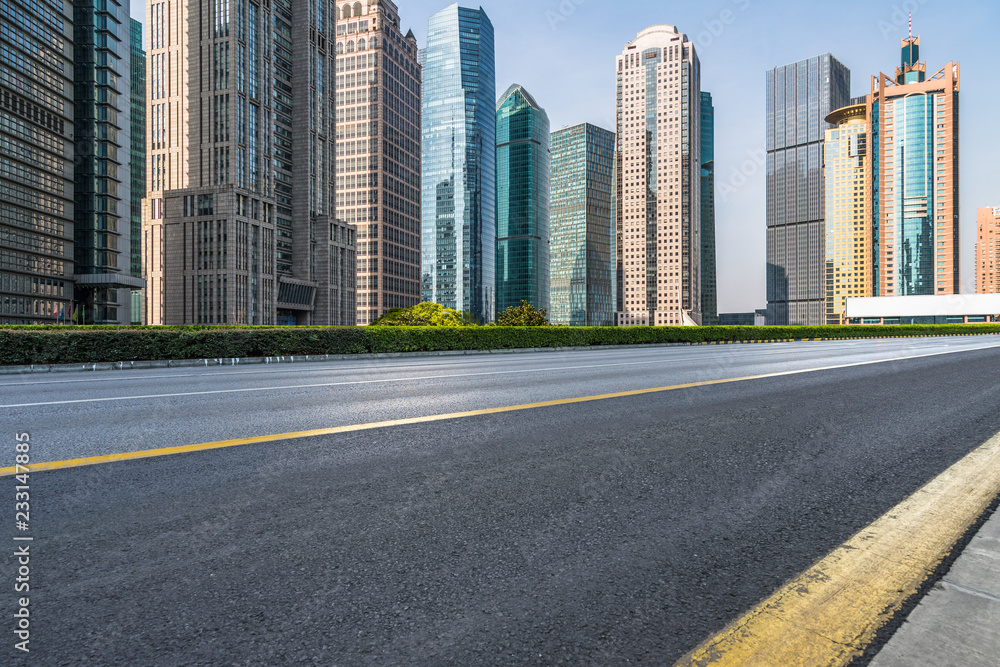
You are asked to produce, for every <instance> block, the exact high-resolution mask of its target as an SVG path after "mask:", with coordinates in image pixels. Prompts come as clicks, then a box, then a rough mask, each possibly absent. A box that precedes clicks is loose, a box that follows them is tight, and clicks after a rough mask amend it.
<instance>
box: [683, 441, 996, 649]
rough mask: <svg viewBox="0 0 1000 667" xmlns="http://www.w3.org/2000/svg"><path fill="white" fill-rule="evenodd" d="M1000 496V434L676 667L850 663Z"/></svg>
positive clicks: (704, 644) (792, 581)
mask: <svg viewBox="0 0 1000 667" xmlns="http://www.w3.org/2000/svg"><path fill="white" fill-rule="evenodd" d="M998 494H1000V435H997V436H996V437H994V438H993V439H991V440H990V441H989V442H987V443H986V444H985V445H983V446H982V447H980V448H979V449H977V450H975V451H974V452H972V453H971V454H969V455H968V456H966V457H965V458H964V459H962V460H961V461H959V462H958V463H956V464H955V465H954V466H952V467H951V468H949V469H948V470H946V471H945V472H944V473H942V474H941V475H940V476H939V477H937V478H936V479H934V480H933V481H931V482H930V483H929V484H927V485H926V486H924V487H923V488H922V489H920V490H919V491H917V492H916V493H915V494H913V495H912V496H910V497H909V498H907V499H906V500H904V501H903V502H902V503H900V504H899V505H897V506H896V507H895V508H893V509H892V510H890V511H889V512H888V513H887V514H885V515H884V516H883V517H882V518H880V519H878V520H876V521H875V522H874V523H873V524H871V525H870V526H868V527H867V528H865V529H864V530H862V531H861V532H860V533H858V534H857V535H855V536H854V537H852V538H851V539H849V540H848V541H847V542H845V543H844V544H842V545H841V546H839V547H838V548H837V549H835V550H834V551H833V552H832V553H831V554H830V555H828V556H826V557H825V558H823V559H822V560H821V561H819V562H818V563H816V564H815V565H814V566H812V567H811V568H810V569H808V570H806V571H805V572H803V573H802V574H800V575H799V576H797V577H795V578H794V579H792V580H791V581H790V582H788V583H787V584H786V585H785V586H783V587H782V588H781V589H780V590H779V591H777V592H776V593H775V594H774V595H772V596H771V597H769V598H767V599H766V600H764V601H763V602H761V603H760V604H758V605H757V606H756V607H755V608H754V609H753V610H751V611H750V612H749V613H747V614H746V615H745V616H743V617H742V618H740V619H739V620H737V621H735V622H734V623H732V624H730V625H729V626H728V627H726V628H725V629H724V630H723V631H722V632H721V633H719V634H718V635H716V636H715V637H712V638H711V639H709V640H707V641H706V642H704V643H703V644H702V645H701V646H699V647H698V648H696V649H695V650H694V651H692V652H691V653H689V654H688V655H686V656H684V658H682V659H681V660H680V661H678V662H677V663H676V667H682V666H683V667H691V666H697V667H708V666H710V665H711V666H713V667H730V666H736V665H739V666H740V667H747V666H754V665H757V666H761V667H765V666H766V667H773V666H775V665H782V666H783V667H798V666H801V667H833V666H839V665H848V664H850V663H851V661H852V660H854V659H855V658H856V657H858V656H860V655H861V654H862V653H863V652H864V650H865V649H866V648H867V647H868V646H869V645H870V644H871V642H872V641H873V640H874V638H875V634H876V633H877V632H878V630H879V629H880V628H881V627H882V626H884V625H885V624H886V623H888V622H889V621H890V620H891V619H892V617H893V615H894V614H896V613H897V612H898V611H899V610H900V608H901V607H902V605H903V603H904V602H905V601H906V600H907V599H908V598H910V597H911V596H913V595H914V594H916V593H917V591H918V590H919V589H920V586H921V585H922V584H923V583H924V582H925V581H926V580H927V578H928V577H930V576H931V575H932V574H933V572H934V570H935V569H936V568H937V567H938V565H940V563H941V561H942V560H943V559H944V558H945V557H946V556H947V555H948V554H949V553H950V552H951V550H952V549H953V548H954V546H955V543H956V542H957V541H958V540H959V539H960V538H961V537H962V536H963V535H964V534H965V533H966V531H967V530H968V529H969V527H970V526H971V525H972V524H973V523H974V522H975V521H976V520H977V519H978V518H979V517H981V516H982V515H983V512H985V511H986V509H987V508H988V507H989V505H990V504H991V503H992V502H993V500H994V499H995V498H996V497H997V495H998Z"/></svg>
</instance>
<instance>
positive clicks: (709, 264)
mask: <svg viewBox="0 0 1000 667" xmlns="http://www.w3.org/2000/svg"><path fill="white" fill-rule="evenodd" d="M701 323H702V324H703V325H704V326H706V327H710V326H715V325H717V324H718V323H719V287H718V279H717V276H716V259H715V106H714V105H713V104H712V93H706V92H704V91H702V93H701Z"/></svg>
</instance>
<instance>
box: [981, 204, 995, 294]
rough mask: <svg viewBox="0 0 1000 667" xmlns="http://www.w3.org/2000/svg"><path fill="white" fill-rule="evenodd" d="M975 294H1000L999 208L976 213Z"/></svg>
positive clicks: (985, 209)
mask: <svg viewBox="0 0 1000 667" xmlns="http://www.w3.org/2000/svg"><path fill="white" fill-rule="evenodd" d="M976 293H977V294H1000V206H995V207H993V208H981V209H979V210H978V211H977V212H976Z"/></svg>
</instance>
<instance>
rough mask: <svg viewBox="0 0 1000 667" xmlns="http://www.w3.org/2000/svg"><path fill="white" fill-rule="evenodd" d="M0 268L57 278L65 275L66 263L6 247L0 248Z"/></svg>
mask: <svg viewBox="0 0 1000 667" xmlns="http://www.w3.org/2000/svg"><path fill="white" fill-rule="evenodd" d="M0 269H7V270H9V271H19V272H21V273H32V274H35V275H41V276H56V277H59V278H62V277H64V276H65V275H66V263H65V262H64V261H63V260H61V259H52V258H50V257H35V256H34V255H27V254H25V253H23V252H18V251H17V250H7V249H6V248H0Z"/></svg>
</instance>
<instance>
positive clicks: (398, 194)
mask: <svg viewBox="0 0 1000 667" xmlns="http://www.w3.org/2000/svg"><path fill="white" fill-rule="evenodd" d="M335 7H336V11H337V13H338V16H337V42H336V53H337V77H336V88H337V135H336V139H337V163H336V165H337V170H336V171H337V205H336V210H337V217H338V218H339V219H341V220H344V221H346V222H348V223H350V224H353V225H355V226H356V228H357V230H358V285H357V304H358V306H357V321H358V324H368V323H370V322H372V321H373V320H375V319H377V318H378V317H380V316H381V315H384V314H385V313H386V312H387V311H388V310H390V309H392V308H403V307H406V306H412V305H415V304H417V303H419V302H420V217H421V216H420V142H421V136H420V99H421V94H420V87H421V74H420V73H421V67H420V65H419V64H418V62H417V40H416V38H415V37H414V36H413V33H412V32H407V33H406V34H404V33H403V32H402V30H401V28H400V24H399V10H398V9H397V8H396V5H395V4H394V3H393V2H391V0H363V1H361V2H344V3H337V4H336V5H335Z"/></svg>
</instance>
